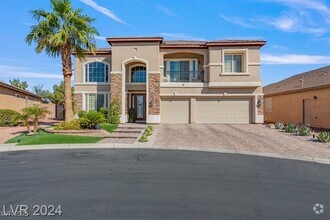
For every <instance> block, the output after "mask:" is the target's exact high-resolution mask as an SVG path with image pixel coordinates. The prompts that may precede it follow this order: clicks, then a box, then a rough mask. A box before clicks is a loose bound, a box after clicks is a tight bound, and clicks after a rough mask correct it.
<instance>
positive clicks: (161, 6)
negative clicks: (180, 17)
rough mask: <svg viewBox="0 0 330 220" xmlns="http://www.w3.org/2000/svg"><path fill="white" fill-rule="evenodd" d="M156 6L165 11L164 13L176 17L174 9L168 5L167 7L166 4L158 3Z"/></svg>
mask: <svg viewBox="0 0 330 220" xmlns="http://www.w3.org/2000/svg"><path fill="white" fill-rule="evenodd" d="M156 8H157V9H158V10H159V11H161V12H163V13H164V14H166V15H168V16H171V17H175V14H174V13H173V11H172V10H171V9H169V8H167V7H165V6H164V5H159V4H157V5H156Z"/></svg>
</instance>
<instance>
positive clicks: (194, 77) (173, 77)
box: [164, 71, 204, 82]
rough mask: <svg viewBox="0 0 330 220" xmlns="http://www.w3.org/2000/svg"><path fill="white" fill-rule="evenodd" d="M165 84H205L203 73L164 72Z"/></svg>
mask: <svg viewBox="0 0 330 220" xmlns="http://www.w3.org/2000/svg"><path fill="white" fill-rule="evenodd" d="M164 79H165V80H164V81H165V82H203V81H204V72H203V71H164Z"/></svg>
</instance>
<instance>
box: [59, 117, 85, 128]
mask: <svg viewBox="0 0 330 220" xmlns="http://www.w3.org/2000/svg"><path fill="white" fill-rule="evenodd" d="M80 123H81V121H80V120H79V119H76V120H73V121H71V122H61V123H59V124H57V125H55V127H54V130H81V125H80Z"/></svg>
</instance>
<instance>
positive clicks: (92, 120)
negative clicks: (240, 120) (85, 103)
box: [80, 110, 106, 129]
mask: <svg viewBox="0 0 330 220" xmlns="http://www.w3.org/2000/svg"><path fill="white" fill-rule="evenodd" d="M80 122H81V124H82V125H83V126H84V125H87V128H91V129H95V128H96V125H99V124H101V123H104V122H106V119H105V118H104V116H103V114H102V113H101V112H97V111H94V110H91V111H89V112H87V113H86V115H85V116H84V117H82V118H81V119H80Z"/></svg>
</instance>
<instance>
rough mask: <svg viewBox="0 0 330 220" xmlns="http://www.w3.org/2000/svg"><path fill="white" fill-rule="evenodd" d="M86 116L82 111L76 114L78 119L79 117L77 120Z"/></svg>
mask: <svg viewBox="0 0 330 220" xmlns="http://www.w3.org/2000/svg"><path fill="white" fill-rule="evenodd" d="M86 114H87V112H86V111H84V110H80V111H79V112H78V117H79V118H84V117H85V116H86Z"/></svg>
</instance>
